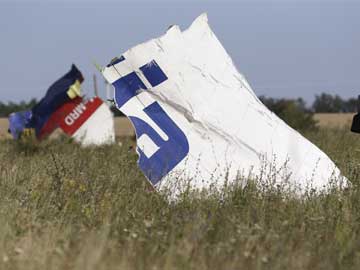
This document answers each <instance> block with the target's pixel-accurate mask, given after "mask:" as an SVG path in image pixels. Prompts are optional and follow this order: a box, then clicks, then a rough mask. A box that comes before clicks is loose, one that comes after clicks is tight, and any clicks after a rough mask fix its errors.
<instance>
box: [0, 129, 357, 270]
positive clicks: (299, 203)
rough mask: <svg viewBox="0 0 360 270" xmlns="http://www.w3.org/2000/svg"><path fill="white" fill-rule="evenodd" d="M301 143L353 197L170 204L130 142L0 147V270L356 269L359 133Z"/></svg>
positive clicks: (231, 197) (256, 195)
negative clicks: (311, 147) (321, 153)
mask: <svg viewBox="0 0 360 270" xmlns="http://www.w3.org/2000/svg"><path fill="white" fill-rule="evenodd" d="M307 136H308V137H310V138H311V140H313V141H314V142H316V143H317V144H318V145H320V146H321V147H322V148H323V149H324V150H325V151H326V152H327V153H329V155H330V156H331V157H332V158H333V159H334V160H335V161H336V162H337V164H338V165H339V166H340V167H341V169H342V170H343V172H344V173H345V174H346V175H347V176H348V177H349V179H350V180H351V181H352V182H353V184H354V187H353V188H352V189H351V190H349V191H346V192H338V191H334V192H331V193H330V194H322V195H314V194H311V193H309V194H307V195H306V196H304V197H303V198H297V199H295V198H292V197H289V196H287V195H285V194H282V193H281V192H278V191H277V190H272V191H267V192H261V191H259V189H257V188H256V187H255V185H253V184H252V183H249V184H248V185H247V186H246V187H245V189H240V188H235V189H233V190H224V191H222V192H219V193H217V194H212V195H210V196H200V198H199V197H194V196H193V195H192V194H184V195H183V197H181V199H180V200H179V201H178V202H177V203H170V204H169V203H168V202H167V201H166V200H165V199H164V195H162V194H158V193H155V192H149V191H148V190H149V189H148V185H147V182H146V180H145V179H144V177H143V175H142V173H141V172H140V171H139V170H138V169H137V166H136V159H137V157H136V155H135V154H134V153H133V152H132V151H130V152H129V149H128V146H129V145H130V143H131V142H125V143H124V145H123V147H119V146H117V145H115V146H112V147H101V148H87V149H82V148H80V147H78V146H76V145H74V144H72V143H71V142H70V141H68V140H66V139H63V138H60V139H59V140H53V141H44V142H42V143H40V144H37V143H33V142H24V143H16V142H13V141H11V140H3V141H1V142H0V269H14V270H15V269H36V270H39V269H196V270H201V269H327V270H331V269H359V267H360V253H359V248H360V246H359V243H360V234H359V231H360V222H359V220H360V188H359V174H360V152H359V150H360V137H358V136H356V135H354V134H350V133H349V132H348V131H347V130H320V131H318V132H316V133H309V134H307ZM224 198H226V199H224Z"/></svg>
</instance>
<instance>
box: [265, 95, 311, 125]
mask: <svg viewBox="0 0 360 270" xmlns="http://www.w3.org/2000/svg"><path fill="white" fill-rule="evenodd" d="M260 100H261V101H262V102H263V103H264V105H265V106H266V107H268V109H269V110H271V111H272V112H274V113H275V114H276V115H277V116H279V117H280V118H281V119H282V120H284V121H285V122H286V123H287V124H288V125H289V126H291V127H292V128H294V129H296V130H298V131H311V130H315V129H316V120H315V119H314V118H313V113H312V112H311V111H310V110H308V109H307V108H306V105H305V102H304V100H303V99H301V98H298V99H274V98H267V97H265V96H261V97H260Z"/></svg>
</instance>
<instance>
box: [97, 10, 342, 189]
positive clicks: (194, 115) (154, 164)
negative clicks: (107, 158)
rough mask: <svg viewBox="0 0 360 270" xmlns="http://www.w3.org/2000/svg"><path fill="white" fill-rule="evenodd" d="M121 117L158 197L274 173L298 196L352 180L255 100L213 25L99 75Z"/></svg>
mask: <svg viewBox="0 0 360 270" xmlns="http://www.w3.org/2000/svg"><path fill="white" fill-rule="evenodd" d="M102 74H103V76H104V77H105V78H106V80H107V81H108V82H109V83H110V84H112V85H113V87H114V91H115V92H114V93H115V94H114V95H115V97H114V100H115V103H116V106H117V108H118V109H119V110H120V111H121V112H123V113H124V114H125V115H126V116H127V117H128V118H129V119H130V121H131V122H132V124H133V126H134V128H135V130H136V136H137V152H138V154H139V160H138V163H139V167H140V169H141V170H142V171H143V173H144V174H145V176H146V177H147V179H148V180H149V181H150V183H151V184H152V185H153V186H154V187H155V188H156V189H158V190H162V189H163V188H167V189H168V188H172V187H180V189H181V185H182V184H179V179H187V180H189V181H185V182H184V185H186V187H188V185H190V187H191V188H194V189H203V188H211V187H214V186H215V187H221V186H223V185H225V184H226V183H233V182H234V181H236V180H237V179H239V178H240V176H241V175H243V176H245V177H246V179H248V178H249V176H250V177H260V176H261V175H263V174H266V175H268V174H270V173H273V174H276V176H277V177H276V179H277V180H276V181H278V182H277V183H273V184H274V185H276V184H278V183H280V184H283V183H284V182H287V183H288V184H289V185H290V186H291V188H293V189H294V190H296V192H297V193H300V194H301V193H303V192H304V191H305V190H308V189H309V188H311V189H312V190H316V191H323V190H326V189H327V188H328V187H329V183H330V182H331V181H333V180H334V179H337V180H339V183H342V184H343V185H344V186H346V185H348V183H347V179H346V178H344V177H343V176H341V173H340V171H339V169H338V168H337V166H336V165H335V164H334V162H333V161H332V160H331V159H330V158H329V157H328V156H327V155H326V154H325V153H324V152H322V151H321V150H320V149H319V148H318V147H316V146H315V145H314V144H312V143H311V142H310V141H308V140H307V139H306V138H304V137H303V136H302V135H300V134H299V133H298V132H297V131H295V130H293V129H292V128H290V127H289V126H288V125H287V124H286V123H285V122H283V121H282V120H281V119H279V118H278V117H277V116H276V115H275V114H274V113H272V112H271V111H269V110H268V109H267V108H266V107H265V106H264V105H263V104H262V103H261V101H260V100H259V99H258V98H257V97H256V95H255V93H254V91H253V90H252V88H251V86H250V85H249V83H248V82H247V81H246V79H245V78H244V76H243V75H242V74H240V73H239V72H238V71H237V69H236V67H235V66H234V64H233V62H232V60H231V58H230V56H229V55H228V54H227V52H226V50H225V49H224V48H223V46H222V44H221V43H220V41H219V40H218V39H217V37H216V36H215V34H214V33H213V31H212V30H211V29H210V27H209V25H208V19H207V16H206V14H204V15H201V16H200V17H198V18H197V19H196V20H195V21H194V22H193V24H192V25H191V26H190V27H189V28H188V29H187V30H185V31H181V30H180V28H179V27H178V26H172V27H170V28H169V29H168V31H167V32H166V34H165V35H163V36H161V37H160V38H155V39H152V40H150V41H148V42H145V43H142V44H140V45H137V46H135V47H133V48H131V49H130V50H128V51H126V52H125V53H124V54H122V55H121V56H120V57H118V58H116V59H115V60H112V61H111V63H110V64H109V65H107V66H106V67H105V68H103V69H102Z"/></svg>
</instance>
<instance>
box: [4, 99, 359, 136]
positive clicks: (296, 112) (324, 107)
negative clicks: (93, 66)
mask: <svg viewBox="0 0 360 270" xmlns="http://www.w3.org/2000/svg"><path fill="white" fill-rule="evenodd" d="M260 100H261V101H262V102H263V103H264V104H265V106H267V107H268V108H269V109H270V110H271V111H273V112H274V113H275V114H277V115H278V116H279V117H280V118H281V119H283V120H284V121H285V122H286V123H288V124H289V125H290V126H292V127H293V128H295V129H297V130H299V131H306V130H313V129H315V128H316V121H315V120H314V118H313V115H314V113H349V112H351V113H354V112H357V103H358V102H357V98H349V99H343V98H341V97H340V96H338V95H330V94H326V93H322V94H320V95H316V96H315V100H314V102H313V103H312V104H311V106H307V105H306V102H305V101H304V100H303V99H302V98H297V99H286V98H269V97H266V96H260ZM36 103H37V100H36V99H32V100H30V101H28V102H25V101H21V102H19V103H15V102H8V103H3V102H0V117H8V116H9V114H10V113H12V112H17V111H24V110H28V109H31V108H32V107H33V106H34V105H35V104H36ZM110 109H111V111H112V112H113V113H114V115H115V116H123V114H122V113H121V112H120V111H119V110H118V109H117V108H116V107H115V106H114V105H113V106H111V108H110Z"/></svg>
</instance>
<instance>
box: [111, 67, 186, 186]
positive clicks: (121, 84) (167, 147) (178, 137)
mask: <svg viewBox="0 0 360 270" xmlns="http://www.w3.org/2000/svg"><path fill="white" fill-rule="evenodd" d="M140 70H141V72H142V73H143V75H144V76H145V78H146V79H147V80H148V82H149V83H150V84H151V86H152V87H156V86H158V85H160V84H161V83H163V82H165V81H166V80H168V77H167V76H166V74H165V73H164V71H163V70H162V69H161V68H160V67H159V65H158V64H157V63H156V61H155V60H153V61H151V62H150V63H148V64H146V65H144V66H142V67H140ZM113 86H114V87H115V101H116V105H117V107H118V108H121V107H122V106H123V105H124V104H125V103H126V102H127V101H129V100H130V99H132V98H134V97H135V96H136V95H137V94H138V92H139V90H141V89H143V90H146V89H147V88H146V86H145V84H144V83H143V82H142V81H141V79H140V78H139V76H138V75H137V74H136V73H135V72H131V73H129V74H128V75H126V76H123V77H121V78H120V79H118V80H117V81H115V82H114V83H113ZM143 111H144V112H145V113H146V114H147V115H148V116H149V117H150V118H151V119H152V120H153V121H154V122H155V123H156V125H158V127H159V128H160V129H161V130H162V131H163V132H164V133H165V134H166V135H167V137H168V140H164V139H163V138H162V137H161V136H160V135H159V134H158V133H157V132H156V130H154V129H153V128H152V127H151V126H150V125H149V124H148V123H146V122H145V121H144V120H142V119H139V118H137V117H133V116H129V118H130V120H131V121H132V123H133V125H134V127H135V131H136V135H137V138H140V137H141V136H142V135H144V134H146V135H147V136H148V137H149V138H150V139H151V140H152V141H153V142H154V143H155V144H156V145H157V146H158V148H159V149H158V150H157V151H156V152H155V153H154V154H153V155H152V156H151V157H149V158H148V157H147V156H146V155H145V153H144V152H143V151H142V150H141V149H138V152H139V155H140V158H139V167H140V169H141V170H142V171H143V172H144V174H145V176H146V177H147V178H148V179H149V180H150V182H151V183H152V184H153V185H156V184H157V183H158V182H159V181H160V180H161V179H162V178H163V177H164V176H166V175H167V174H168V173H169V172H171V171H172V170H173V169H174V168H175V167H176V165H178V164H179V163H180V162H181V161H182V160H183V159H184V158H185V157H186V156H187V155H188V153H189V142H188V140H187V138H186V135H185V134H184V132H183V131H182V130H181V129H180V128H179V127H178V126H177V125H176V123H175V122H174V121H173V120H172V119H171V117H170V116H169V115H168V114H167V113H166V112H165V111H164V109H163V108H162V107H161V106H160V104H159V103H158V102H153V103H151V104H150V105H149V106H147V107H145V108H144V109H143Z"/></svg>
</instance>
